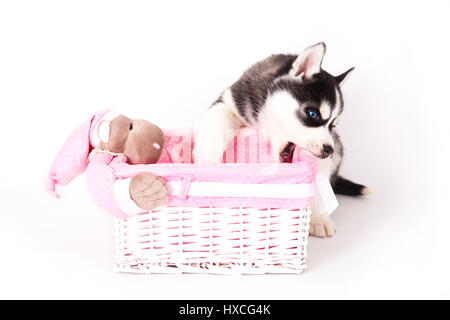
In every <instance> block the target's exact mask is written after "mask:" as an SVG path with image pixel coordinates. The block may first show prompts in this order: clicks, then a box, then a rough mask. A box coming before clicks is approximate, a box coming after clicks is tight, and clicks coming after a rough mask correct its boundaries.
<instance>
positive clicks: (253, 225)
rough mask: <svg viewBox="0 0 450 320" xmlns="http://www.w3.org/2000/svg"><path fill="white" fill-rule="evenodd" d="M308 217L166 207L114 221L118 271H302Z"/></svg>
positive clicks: (301, 213)
mask: <svg viewBox="0 0 450 320" xmlns="http://www.w3.org/2000/svg"><path fill="white" fill-rule="evenodd" d="M310 214H311V210H310V208H302V209H294V210H286V209H255V208H229V209H224V208H184V207H164V208H161V209H158V210H153V211H152V212H148V213H143V214H140V215H138V216H135V217H130V218H126V219H116V220H115V228H116V230H115V231H116V232H115V237H116V239H115V240H116V270H117V271H123V272H138V273H185V272H186V273H217V274H263V273H300V272H301V271H302V270H303V269H304V268H305V267H306V264H305V259H306V245H307V242H308V230H309V218H310Z"/></svg>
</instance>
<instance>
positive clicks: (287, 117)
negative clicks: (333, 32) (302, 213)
mask: <svg viewBox="0 0 450 320" xmlns="http://www.w3.org/2000/svg"><path fill="white" fill-rule="evenodd" d="M325 50H326V46H325V44H324V43H318V44H316V45H313V46H311V47H309V48H307V49H305V50H304V51H303V52H302V53H300V54H299V55H290V54H276V55H272V56H270V57H268V58H266V59H265V60H262V61H260V62H258V63H256V64H254V65H253V66H251V67H250V68H249V69H248V70H247V71H245V72H244V73H243V75H242V76H241V77H240V79H239V80H238V81H236V82H235V83H234V84H232V85H231V86H230V87H229V88H227V89H226V90H225V91H224V92H223V93H222V94H221V96H220V97H219V98H218V99H217V100H216V102H214V103H213V105H212V106H211V107H210V109H209V110H208V111H207V112H206V114H205V115H204V117H203V118H202V119H201V123H200V126H199V128H198V131H197V134H196V140H195V145H194V150H193V156H194V161H195V162H196V163H216V162H221V160H222V157H223V152H224V150H225V148H226V146H227V143H228V139H230V138H231V137H232V135H230V134H229V133H230V132H233V130H235V129H237V128H239V127H243V126H249V127H254V128H256V129H259V130H261V131H262V132H263V133H264V134H265V135H266V136H267V137H268V138H269V139H270V141H271V146H272V151H273V153H274V154H273V157H274V158H275V159H279V160H280V161H288V159H289V157H290V155H291V154H292V152H293V146H294V145H297V146H299V147H301V148H304V149H307V150H309V151H310V152H311V153H313V154H314V155H315V156H316V157H317V158H318V163H319V168H320V170H321V171H323V172H324V173H325V174H326V175H327V176H328V178H329V179H330V182H331V185H332V187H333V190H334V192H335V193H339V194H344V195H350V196H360V195H365V194H367V193H368V189H367V188H366V187H365V186H363V185H360V184H356V183H354V182H352V181H350V180H347V179H345V178H343V177H341V176H340V175H339V167H340V165H341V162H342V157H343V146H342V142H341V140H340V139H339V136H338V134H337V132H336V130H335V126H336V124H337V121H338V118H339V116H340V115H341V113H342V111H343V108H344V103H343V99H342V92H341V85H342V83H343V82H344V80H345V79H346V78H347V77H348V75H349V74H350V73H351V71H352V70H353V68H351V69H349V70H347V71H345V72H344V73H342V74H341V75H338V76H333V75H331V74H329V73H328V72H326V71H325V70H323V69H322V67H321V66H322V60H323V57H324V54H325ZM335 231H336V228H335V225H334V223H333V221H332V220H331V219H330V218H329V215H328V214H327V213H322V214H319V213H318V212H316V211H315V210H314V208H313V212H312V215H311V228H310V234H311V235H313V236H318V237H325V236H330V237H331V236H332V235H333V234H334V233H335Z"/></svg>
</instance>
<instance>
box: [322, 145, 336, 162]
mask: <svg viewBox="0 0 450 320" xmlns="http://www.w3.org/2000/svg"><path fill="white" fill-rule="evenodd" d="M333 152H334V149H333V147H332V146H330V145H329V144H324V145H323V148H322V154H321V156H322V159H325V158H328V157H329V156H331V154H332V153H333Z"/></svg>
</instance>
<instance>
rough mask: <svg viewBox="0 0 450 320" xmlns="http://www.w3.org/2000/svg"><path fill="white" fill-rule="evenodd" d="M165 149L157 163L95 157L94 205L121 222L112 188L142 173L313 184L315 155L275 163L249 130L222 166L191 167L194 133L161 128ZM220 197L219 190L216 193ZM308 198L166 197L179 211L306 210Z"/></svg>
mask: <svg viewBox="0 0 450 320" xmlns="http://www.w3.org/2000/svg"><path fill="white" fill-rule="evenodd" d="M164 133H165V147H164V150H163V153H162V155H161V158H160V160H159V162H158V163H156V164H149V165H130V164H128V163H127V162H126V158H125V157H124V156H118V157H113V156H111V155H105V154H98V155H96V156H94V157H93V159H92V160H91V161H90V163H89V165H88V169H87V171H86V175H87V182H88V188H89V191H90V193H91V194H92V196H93V198H94V199H95V201H96V203H97V204H98V205H100V206H101V207H103V208H104V209H105V210H107V211H108V212H110V213H111V214H112V215H113V216H114V217H118V218H125V217H127V215H126V213H124V212H122V211H121V210H120V208H119V206H118V205H117V203H116V202H115V200H114V195H113V185H114V182H115V181H116V180H117V179H127V178H130V177H133V176H134V175H136V174H138V173H141V172H152V173H155V174H157V175H159V176H160V177H162V178H163V179H164V180H166V181H167V182H177V181H180V182H185V181H189V183H192V182H221V183H233V184H310V183H313V182H314V180H315V175H316V172H317V164H316V160H315V158H314V156H312V155H311V154H310V153H309V152H307V151H304V150H295V153H294V157H293V163H276V162H273V161H271V159H270V154H271V152H270V143H268V142H267V140H266V139H264V138H263V137H262V136H261V135H260V134H259V133H258V132H256V131H255V130H252V129H248V128H246V129H241V130H239V131H238V132H237V136H236V137H235V139H234V140H232V141H230V144H229V146H228V147H227V150H226V152H225V153H224V156H223V162H224V163H218V164H196V163H192V149H193V145H194V133H193V130H192V129H169V130H164ZM219 193H220V192H219ZM311 203H312V197H307V198H300V197H298V198H297V197H293V198H284V197H283V198H272V197H271V198H247V197H221V196H214V197H210V196H187V197H179V196H177V195H171V196H170V203H169V204H170V205H171V206H180V207H205V206H206V207H226V208H227V207H254V208H286V209H295V208H303V207H307V206H310V205H311Z"/></svg>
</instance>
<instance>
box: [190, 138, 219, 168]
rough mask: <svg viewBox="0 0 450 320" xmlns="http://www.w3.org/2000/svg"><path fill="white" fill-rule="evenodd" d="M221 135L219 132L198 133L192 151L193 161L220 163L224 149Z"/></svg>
mask: <svg viewBox="0 0 450 320" xmlns="http://www.w3.org/2000/svg"><path fill="white" fill-rule="evenodd" d="M225 148H226V146H225V142H224V137H223V135H222V134H221V133H220V132H219V133H217V132H210V133H209V134H201V135H198V136H197V138H196V140H195V144H194V150H193V152H192V154H193V157H194V162H195V163H220V162H222V160H223V152H224V151H225Z"/></svg>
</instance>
